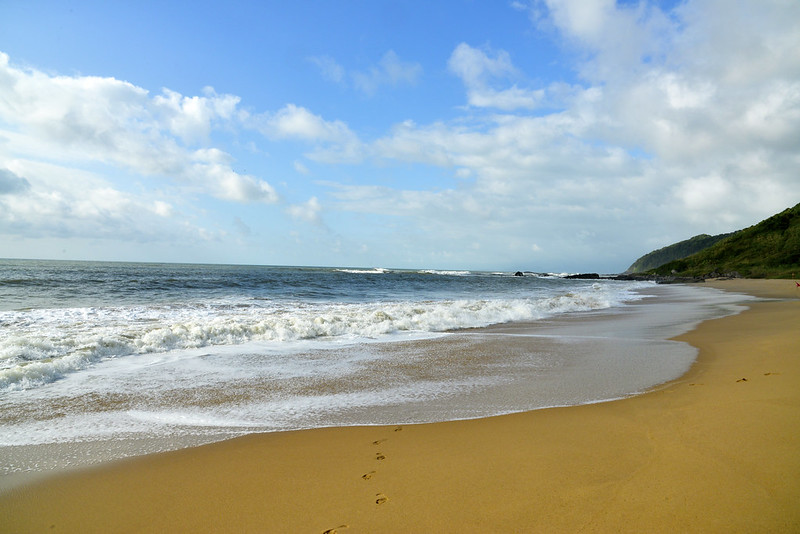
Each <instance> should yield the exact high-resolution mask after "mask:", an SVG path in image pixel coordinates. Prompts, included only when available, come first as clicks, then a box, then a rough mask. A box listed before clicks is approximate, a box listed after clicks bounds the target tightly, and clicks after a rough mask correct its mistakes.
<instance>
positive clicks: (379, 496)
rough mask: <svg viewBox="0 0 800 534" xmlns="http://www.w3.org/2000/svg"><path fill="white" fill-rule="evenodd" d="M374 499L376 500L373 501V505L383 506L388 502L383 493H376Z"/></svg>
mask: <svg viewBox="0 0 800 534" xmlns="http://www.w3.org/2000/svg"><path fill="white" fill-rule="evenodd" d="M375 497H377V499H375V504H383V503H385V502H386V501H388V500H389V497H387V496H386V495H384V494H383V493H376V494H375Z"/></svg>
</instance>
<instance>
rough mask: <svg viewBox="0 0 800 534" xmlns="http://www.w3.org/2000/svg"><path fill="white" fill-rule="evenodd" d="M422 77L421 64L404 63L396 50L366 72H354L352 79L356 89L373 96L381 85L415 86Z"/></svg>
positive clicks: (386, 54)
mask: <svg viewBox="0 0 800 534" xmlns="http://www.w3.org/2000/svg"><path fill="white" fill-rule="evenodd" d="M421 75H422V66H421V65H420V64H419V63H413V62H408V61H402V60H401V59H400V58H399V57H398V55H397V54H396V53H395V52H394V50H389V51H388V52H386V53H385V54H384V55H383V57H381V60H380V61H379V62H378V64H377V65H376V66H373V67H371V68H370V69H369V70H367V71H366V72H354V73H353V74H352V77H353V85H354V86H355V87H356V89H358V90H360V91H362V92H364V93H365V94H367V95H373V94H375V92H376V91H377V90H378V88H379V87H380V86H381V85H399V84H408V85H414V84H415V83H417V80H419V78H420V76H421Z"/></svg>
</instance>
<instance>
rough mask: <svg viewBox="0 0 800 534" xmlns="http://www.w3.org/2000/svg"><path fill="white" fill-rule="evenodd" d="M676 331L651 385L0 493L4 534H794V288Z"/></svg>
mask: <svg viewBox="0 0 800 534" xmlns="http://www.w3.org/2000/svg"><path fill="white" fill-rule="evenodd" d="M708 285H711V286H713V287H718V288H720V289H725V290H731V291H736V292H742V293H748V294H751V295H754V296H757V297H764V298H768V299H774V300H764V301H758V302H754V303H749V304H748V306H749V309H748V310H747V311H745V312H743V313H740V314H738V315H735V316H731V317H726V318H723V319H717V320H712V321H707V322H704V323H702V324H701V325H699V327H698V328H697V329H695V330H694V331H692V332H690V333H688V334H686V335H684V336H681V338H679V339H681V340H682V341H686V342H688V343H690V344H692V345H693V346H695V347H697V348H698V349H699V351H700V352H699V356H698V359H697V362H696V363H695V364H694V365H693V366H692V368H691V369H690V371H689V372H688V373H687V374H686V375H684V376H683V377H681V378H680V379H678V380H676V381H674V382H672V383H670V384H667V385H666V386H663V387H660V388H658V389H656V390H655V391H651V392H648V393H646V394H643V395H640V396H637V397H633V398H628V399H623V400H619V401H614V402H607V403H602V404H591V405H584V406H577V407H569V408H553V409H545V410H537V411H533V412H526V413H520V414H513V415H506V416H499V417H491V418H485V419H477V420H469V421H455V422H447V423H435V424H424V425H404V426H388V427H385V426H375V427H347V428H325V429H317V430H307V431H298V432H285V433H272V434H260V435H251V436H246V437H243V438H238V439H235V440H230V441H226V442H222V443H217V444H213V445H207V446H201V447H195V448H191V449H185V450H181V451H176V452H170V453H163V454H156V455H150V456H145V457H139V458H133V459H128V460H123V461H118V462H114V463H111V464H108V465H104V466H100V467H97V468H91V469H86V470H82V471H78V472H71V473H64V474H61V475H56V476H53V477H51V478H48V479H46V480H43V481H40V482H36V483H33V484H31V485H28V486H25V487H20V488H16V489H14V490H12V491H10V492H8V493H6V494H3V495H0V531H2V532H18V533H24V532H45V531H47V532H310V533H323V532H339V533H351V532H352V533H356V532H798V531H800V507H798V506H797V503H798V502H800V387H798V386H799V385H800V335H798V328H800V287H797V286H796V284H795V282H794V281H792V280H730V281H728V280H725V281H714V282H709V283H708Z"/></svg>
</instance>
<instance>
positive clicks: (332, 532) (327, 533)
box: [322, 525, 347, 534]
mask: <svg viewBox="0 0 800 534" xmlns="http://www.w3.org/2000/svg"><path fill="white" fill-rule="evenodd" d="M344 528H347V525H339V526H338V527H336V528H329V529H328V530H326V531H325V532H323V533H322V534H337V532H339V530H341V529H344Z"/></svg>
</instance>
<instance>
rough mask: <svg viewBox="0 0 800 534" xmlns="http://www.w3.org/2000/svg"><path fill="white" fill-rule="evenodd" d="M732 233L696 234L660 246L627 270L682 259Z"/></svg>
mask: <svg viewBox="0 0 800 534" xmlns="http://www.w3.org/2000/svg"><path fill="white" fill-rule="evenodd" d="M730 235H732V234H719V235H713V236H712V235H708V234H700V235H696V236H694V237H692V238H691V239H686V240H684V241H681V242H679V243H675V244H673V245H668V246H666V247H664V248H660V249H658V250H654V251H653V252H650V253H648V254H645V255H644V256H642V257H641V258H639V259H638V260H636V261H635V262H633V264H632V265H631V266H630V267H628V269H627V270H626V271H625V272H626V273H643V272H645V271H649V270H651V269H655V268H656V267H660V266H662V265H664V264H665V263H668V262H671V261H675V260H680V259H683V258H685V257H687V256H691V255H692V254H694V253H696V252H699V251H701V250H703V249H705V248H708V247H710V246H711V245H713V244H715V243H717V242H718V241H721V240H723V239H725V238H726V237H728V236H730Z"/></svg>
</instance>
